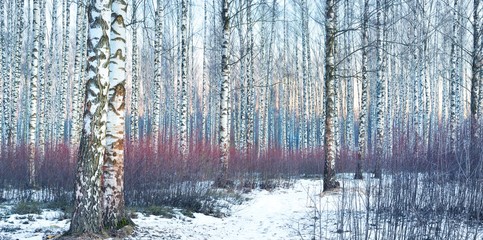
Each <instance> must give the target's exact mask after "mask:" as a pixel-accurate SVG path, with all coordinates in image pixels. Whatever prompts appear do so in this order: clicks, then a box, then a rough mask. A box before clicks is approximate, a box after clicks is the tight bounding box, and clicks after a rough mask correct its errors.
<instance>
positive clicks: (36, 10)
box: [28, 0, 40, 186]
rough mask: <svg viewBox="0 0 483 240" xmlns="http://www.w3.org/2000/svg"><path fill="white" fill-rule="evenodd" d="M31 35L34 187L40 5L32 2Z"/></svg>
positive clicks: (31, 182)
mask: <svg viewBox="0 0 483 240" xmlns="http://www.w3.org/2000/svg"><path fill="white" fill-rule="evenodd" d="M33 4H34V5H33V22H32V24H33V29H34V32H33V35H34V46H33V49H32V77H31V79H30V111H29V112H30V122H29V145H28V149H29V164H28V165H29V185H30V186H35V185H36V182H35V143H36V138H35V137H36V131H37V83H38V77H39V45H40V4H39V0H34V2H33Z"/></svg>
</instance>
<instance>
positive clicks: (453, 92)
mask: <svg viewBox="0 0 483 240" xmlns="http://www.w3.org/2000/svg"><path fill="white" fill-rule="evenodd" d="M457 9H458V0H454V8H453V17H454V18H453V21H454V22H453V27H452V29H453V30H452V36H451V53H450V54H451V55H450V57H451V60H450V61H451V62H450V64H451V76H450V81H451V83H450V119H449V120H450V126H449V127H450V129H449V131H450V132H449V135H450V136H449V137H450V151H451V154H452V155H453V157H455V156H456V143H457V142H456V141H457V139H456V135H457V131H458V129H457V127H458V122H457V119H458V117H457V106H456V105H457V95H458V88H457V85H458V73H457V72H456V71H457V55H456V54H457V53H456V47H457V46H456V44H457V43H456V37H457V35H456V34H457V31H456V28H457V26H458V13H457Z"/></svg>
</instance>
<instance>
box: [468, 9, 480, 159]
mask: <svg viewBox="0 0 483 240" xmlns="http://www.w3.org/2000/svg"><path fill="white" fill-rule="evenodd" d="M479 5H480V0H473V24H472V25H473V52H472V62H471V73H472V76H471V97H470V114H471V146H474V148H473V149H472V150H471V152H470V158H471V159H470V161H472V163H476V162H478V161H479V159H478V157H479V154H480V151H481V147H480V146H479V145H480V144H479V142H478V141H479V139H480V122H479V120H480V115H481V112H478V110H479V108H480V106H479V105H478V104H479V101H478V93H479V92H480V89H479V88H480V87H481V86H480V84H481V82H482V79H481V73H480V72H481V71H482V61H483V57H482V53H481V51H482V49H481V45H480V41H481V40H480V38H481V34H482V33H481V32H480V29H479V28H480V24H481V23H480V18H479V12H478V11H479V10H480V11H481V9H478V8H479ZM470 165H473V164H470ZM470 165H469V166H467V167H471V166H470Z"/></svg>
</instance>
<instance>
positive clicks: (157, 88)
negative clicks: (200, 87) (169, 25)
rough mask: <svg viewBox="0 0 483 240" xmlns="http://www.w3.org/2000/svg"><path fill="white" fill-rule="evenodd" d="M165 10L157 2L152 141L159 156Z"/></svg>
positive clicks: (159, 1) (159, 0) (158, 1)
mask: <svg viewBox="0 0 483 240" xmlns="http://www.w3.org/2000/svg"><path fill="white" fill-rule="evenodd" d="M162 19H163V8H162V1H161V0H157V9H156V14H155V23H156V25H155V30H156V34H155V37H154V100H153V105H154V106H153V125H152V139H153V143H152V145H153V148H154V153H155V155H156V156H157V154H158V149H159V132H160V131H159V125H160V124H159V119H160V107H161V77H162V76H161V75H162V65H161V61H162V57H163V56H162V54H161V52H162V40H163V32H162V31H163V20H162Z"/></svg>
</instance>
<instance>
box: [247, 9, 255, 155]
mask: <svg viewBox="0 0 483 240" xmlns="http://www.w3.org/2000/svg"><path fill="white" fill-rule="evenodd" d="M247 5H248V6H247V37H248V40H247V59H246V80H247V129H246V132H247V136H246V147H247V148H246V150H247V155H248V156H249V157H251V154H252V150H253V144H254V128H255V113H254V111H255V110H254V104H255V103H254V99H255V97H254V91H255V88H254V79H253V72H254V70H253V69H254V64H253V60H254V55H253V47H254V46H253V45H254V44H253V41H254V40H253V38H254V37H253V22H252V6H251V5H252V0H248V1H247Z"/></svg>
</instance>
